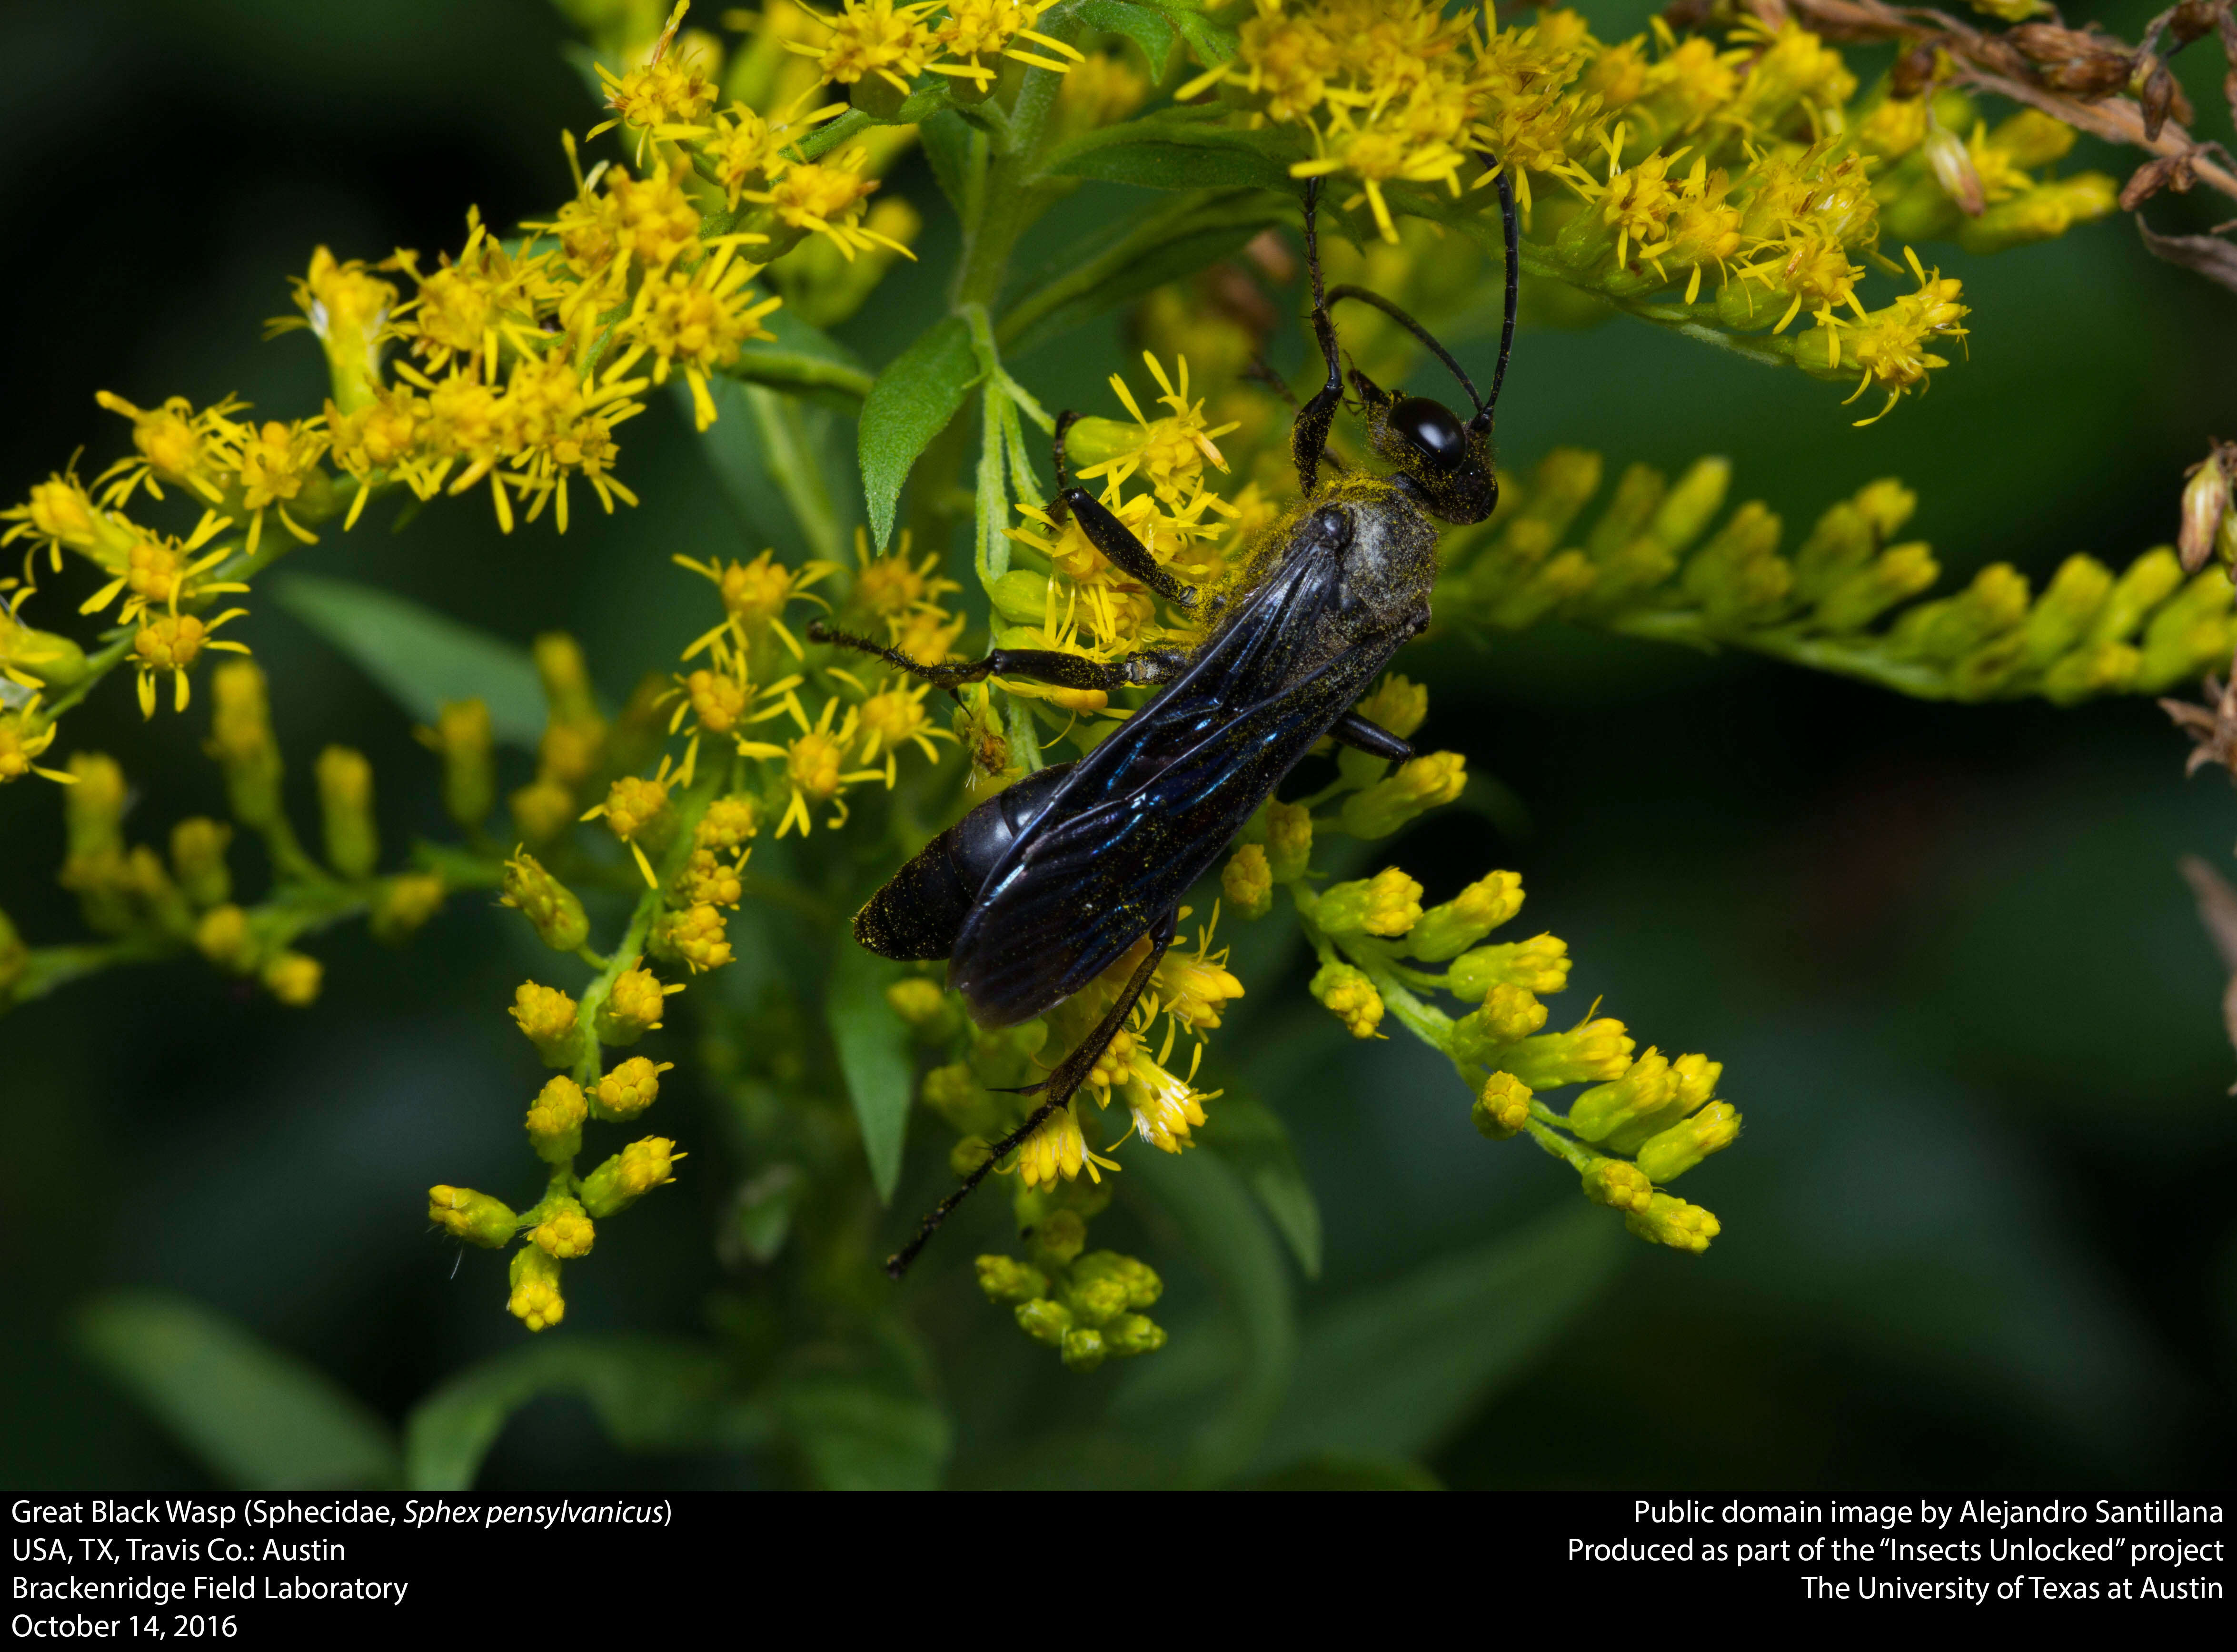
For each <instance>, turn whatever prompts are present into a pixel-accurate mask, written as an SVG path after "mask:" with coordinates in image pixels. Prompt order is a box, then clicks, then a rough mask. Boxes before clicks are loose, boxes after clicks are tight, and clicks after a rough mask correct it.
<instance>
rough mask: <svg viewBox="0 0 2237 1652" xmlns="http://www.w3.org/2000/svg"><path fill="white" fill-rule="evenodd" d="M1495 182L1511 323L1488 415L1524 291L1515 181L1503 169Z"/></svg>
mask: <svg viewBox="0 0 2237 1652" xmlns="http://www.w3.org/2000/svg"><path fill="white" fill-rule="evenodd" d="M1476 153H1477V155H1478V156H1479V158H1481V160H1482V161H1483V163H1484V164H1485V165H1486V166H1492V165H1495V164H1498V163H1496V162H1495V161H1493V160H1492V158H1491V157H1490V156H1489V155H1485V154H1483V152H1482V151H1481V150H1478V151H1477V152H1476ZM1492 181H1493V182H1494V183H1495V184H1497V185H1498V187H1499V215H1500V218H1501V220H1503V222H1504V223H1505V225H1506V228H1507V321H1506V324H1505V325H1504V326H1501V328H1500V330H1499V365H1498V366H1497V367H1495V368H1494V369H1493V370H1492V374H1491V400H1490V401H1489V402H1486V403H1482V404H1481V407H1482V409H1483V411H1485V412H1489V411H1491V409H1492V408H1493V407H1494V406H1495V405H1497V404H1498V401H1499V387H1500V385H1501V384H1503V383H1504V382H1506V378H1507V358H1508V352H1510V351H1512V350H1513V349H1514V306H1515V301H1516V299H1518V298H1519V297H1520V296H1521V291H1522V255H1521V247H1522V231H1521V227H1520V226H1519V225H1518V224H1517V222H1516V220H1515V213H1514V179H1513V178H1512V177H1511V176H1509V175H1508V168H1506V167H1505V166H1503V165H1501V166H1500V168H1499V173H1498V175H1497V176H1496V177H1495V178H1494V179H1493V180H1492ZM1471 393H1473V392H1471Z"/></svg>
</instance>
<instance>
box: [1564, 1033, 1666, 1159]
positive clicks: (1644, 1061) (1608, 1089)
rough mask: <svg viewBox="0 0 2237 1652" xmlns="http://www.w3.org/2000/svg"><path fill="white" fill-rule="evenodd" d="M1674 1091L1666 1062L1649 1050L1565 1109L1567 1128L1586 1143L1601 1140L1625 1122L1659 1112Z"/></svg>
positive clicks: (1657, 1053)
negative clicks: (1566, 1112) (1614, 1078)
mask: <svg viewBox="0 0 2237 1652" xmlns="http://www.w3.org/2000/svg"><path fill="white" fill-rule="evenodd" d="M1677 1094H1678V1077H1677V1076H1676V1075H1675V1074H1674V1073H1673V1072H1672V1071H1671V1070H1670V1063H1669V1061H1668V1060H1667V1059H1666V1057H1664V1056H1662V1055H1661V1054H1660V1053H1659V1052H1658V1051H1656V1050H1648V1051H1647V1052H1646V1054H1645V1055H1644V1056H1640V1058H1639V1059H1638V1060H1637V1061H1635V1062H1633V1063H1631V1065H1630V1066H1629V1067H1628V1068H1627V1069H1626V1070H1625V1071H1624V1073H1623V1076H1621V1077H1620V1078H1618V1079H1616V1080H1615V1081H1614V1082H1613V1083H1607V1084H1601V1085H1600V1086H1598V1087H1596V1088H1595V1089H1588V1090H1587V1091H1586V1092H1585V1093H1584V1094H1583V1095H1581V1096H1578V1097H1577V1099H1576V1100H1575V1102H1573V1103H1571V1105H1570V1108H1569V1129H1571V1130H1572V1131H1573V1132H1574V1134H1576V1135H1580V1136H1582V1137H1583V1138H1584V1139H1585V1140H1586V1141H1587V1142H1598V1141H1601V1140H1604V1139H1605V1138H1606V1137H1607V1136H1608V1135H1612V1134H1613V1133H1614V1132H1615V1130H1616V1129H1619V1128H1620V1126H1622V1125H1623V1124H1625V1123H1626V1122H1628V1121H1630V1120H1632V1119H1634V1118H1640V1117H1644V1116H1647V1115H1649V1114H1653V1113H1656V1112H1659V1111H1660V1110H1661V1109H1663V1108H1665V1107H1666V1106H1668V1105H1669V1103H1670V1102H1672V1101H1673V1099H1675V1097H1676V1096H1677Z"/></svg>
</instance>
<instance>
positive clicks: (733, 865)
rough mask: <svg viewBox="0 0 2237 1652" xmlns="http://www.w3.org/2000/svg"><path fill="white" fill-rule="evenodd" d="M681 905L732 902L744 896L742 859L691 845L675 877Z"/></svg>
mask: <svg viewBox="0 0 2237 1652" xmlns="http://www.w3.org/2000/svg"><path fill="white" fill-rule="evenodd" d="M676 891H677V893H678V894H679V895H681V896H682V900H681V901H680V902H679V903H678V904H679V905H685V906H735V905H737V904H738V903H739V902H740V901H742V900H743V899H744V898H746V879H745V863H744V862H743V861H742V860H724V859H721V858H720V857H719V856H717V855H716V852H715V851H714V850H712V849H694V850H693V851H692V852H691V858H690V859H689V860H687V861H685V862H684V863H683V874H682V875H681V876H680V877H679V878H678V879H676Z"/></svg>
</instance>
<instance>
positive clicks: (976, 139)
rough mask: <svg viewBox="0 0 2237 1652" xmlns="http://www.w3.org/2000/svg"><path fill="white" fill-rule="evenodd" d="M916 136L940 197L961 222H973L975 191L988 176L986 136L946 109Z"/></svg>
mask: <svg viewBox="0 0 2237 1652" xmlns="http://www.w3.org/2000/svg"><path fill="white" fill-rule="evenodd" d="M916 136H917V142H919V143H921V144H922V145H923V146H924V158H925V160H926V161H927V162H928V163H929V164H930V165H931V167H932V178H933V181H934V183H936V184H938V185H939V186H940V194H943V195H945V196H947V204H948V205H949V206H951V207H954V209H955V215H956V216H957V217H958V218H960V219H961V220H964V221H965V222H966V223H968V222H970V221H971V215H972V214H971V207H970V201H971V195H972V191H973V188H974V187H975V186H976V185H977V184H978V183H980V182H981V181H984V179H985V177H986V175H987V161H986V148H987V135H986V134H985V133H983V132H981V131H980V130H979V128H976V127H974V126H973V125H972V124H971V122H968V121H967V120H965V119H964V118H963V117H962V116H961V115H958V114H957V113H956V112H955V111H954V109H942V110H940V113H939V114H937V115H934V116H933V117H932V118H931V119H930V120H928V121H927V122H925V123H924V124H923V125H922V126H921V127H919V128H917V129H916Z"/></svg>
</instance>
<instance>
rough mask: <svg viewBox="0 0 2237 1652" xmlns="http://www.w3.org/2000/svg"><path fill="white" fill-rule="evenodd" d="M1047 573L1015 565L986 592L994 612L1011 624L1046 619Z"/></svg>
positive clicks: (1033, 622)
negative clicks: (991, 599)
mask: <svg viewBox="0 0 2237 1652" xmlns="http://www.w3.org/2000/svg"><path fill="white" fill-rule="evenodd" d="M1048 591H1049V582H1048V576H1047V575H1046V574H1036V573H1033V572H1031V571H1030V570H1028V569H1022V568H1015V569H1011V570H1010V571H1009V572H1008V573H1006V574H1005V575H1003V576H1002V577H1001V578H1000V579H998V580H996V581H995V582H994V588H993V590H992V591H991V592H990V593H989V596H991V597H992V598H993V603H994V611H995V612H996V613H998V614H1000V615H1001V616H1002V617H1003V618H1004V619H1006V620H1007V621H1008V622H1010V623H1011V624H1013V625H1039V623H1040V622H1042V621H1043V620H1046V618H1048Z"/></svg>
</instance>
